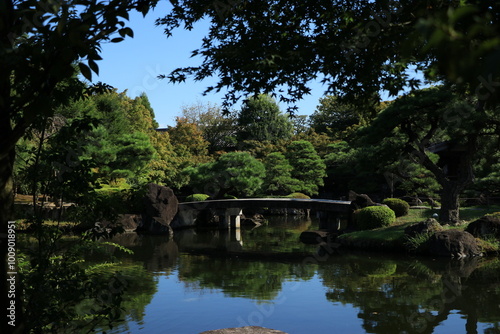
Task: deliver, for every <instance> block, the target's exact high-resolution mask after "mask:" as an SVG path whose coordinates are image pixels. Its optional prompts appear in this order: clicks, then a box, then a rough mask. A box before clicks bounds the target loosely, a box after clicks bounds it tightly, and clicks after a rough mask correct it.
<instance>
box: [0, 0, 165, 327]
mask: <svg viewBox="0 0 500 334" xmlns="http://www.w3.org/2000/svg"><path fill="white" fill-rule="evenodd" d="M155 3H156V1H142V0H137V1H108V2H103V1H97V0H86V1H79V2H66V1H62V2H51V1H35V0H27V1H22V2H20V1H2V2H0V63H1V64H2V66H1V67H0V235H1V236H2V237H1V238H2V239H1V242H0V258H1V261H2V262H1V263H2V266H1V267H2V268H1V270H0V272H1V273H0V282H1V283H0V293H1V294H2V296H7V284H6V283H7V280H6V279H7V277H6V276H5V275H6V273H7V272H8V270H7V268H6V262H5V259H6V254H7V239H6V238H7V226H8V224H7V221H8V220H9V219H10V218H11V210H12V204H13V191H12V190H13V179H12V175H13V166H14V161H15V156H16V155H15V146H16V143H17V142H18V141H19V140H20V139H21V138H22V137H23V135H24V134H25V133H26V130H27V129H28V128H29V127H30V126H31V125H32V124H33V123H36V122H38V121H40V120H42V119H46V118H47V117H49V116H51V115H52V114H53V112H54V110H55V109H56V107H57V106H58V105H60V104H62V103H64V102H66V101H68V99H69V98H71V97H73V98H77V97H81V96H82V90H81V87H82V85H80V84H78V79H77V77H76V74H77V72H78V70H79V71H81V73H82V74H83V76H84V77H86V78H87V79H90V78H91V75H92V72H95V73H97V72H98V65H97V63H96V61H97V60H99V59H100V56H99V52H100V51H101V49H100V47H101V43H103V42H106V41H110V40H111V41H112V42H119V41H121V40H123V38H125V37H126V36H132V35H133V32H132V30H131V29H130V28H129V27H127V26H126V24H125V21H126V20H127V18H128V11H130V10H138V11H140V12H142V13H143V14H145V13H147V11H148V10H149V8H150V6H152V5H154V4H155ZM63 83H65V84H64V85H63ZM94 88H103V85H97V86H96V87H94ZM16 302H17V305H20V301H19V300H17V301H16ZM8 303H9V301H8V299H7V298H2V302H1V304H0V306H1V308H2V309H3V310H6V309H7V307H8ZM16 315H17V317H18V318H17V319H18V320H19V322H18V323H19V324H22V322H23V320H22V313H21V311H20V308H19V312H18V313H17V314H16ZM7 330H8V331H14V330H19V331H22V326H19V327H17V328H13V327H9V328H8V329H7Z"/></svg>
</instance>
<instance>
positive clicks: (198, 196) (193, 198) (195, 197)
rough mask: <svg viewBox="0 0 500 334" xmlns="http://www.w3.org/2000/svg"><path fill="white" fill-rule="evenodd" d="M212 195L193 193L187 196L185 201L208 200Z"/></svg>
mask: <svg viewBox="0 0 500 334" xmlns="http://www.w3.org/2000/svg"><path fill="white" fill-rule="evenodd" d="M209 197H210V195H207V194H192V195H189V196H188V197H186V199H185V201H186V202H201V201H206V200H207V199H208V198H209Z"/></svg>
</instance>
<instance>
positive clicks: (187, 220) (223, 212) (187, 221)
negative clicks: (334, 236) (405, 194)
mask: <svg viewBox="0 0 500 334" xmlns="http://www.w3.org/2000/svg"><path fill="white" fill-rule="evenodd" d="M350 204H351V202H348V201H336V200H328V199H297V198H244V199H221V200H208V201H202V202H185V203H179V214H178V217H179V218H180V222H179V223H180V224H181V225H183V226H189V225H193V224H194V221H195V219H196V216H197V214H198V212H199V211H201V210H205V209H212V210H214V211H215V214H216V215H218V216H219V217H221V218H222V219H219V221H220V222H221V227H222V228H230V227H236V228H239V227H240V217H241V216H242V212H243V209H245V208H251V209H259V208H279V209H282V208H285V209H309V210H313V211H315V212H316V213H317V215H318V217H319V218H320V228H327V229H338V228H339V226H340V225H339V224H340V218H341V217H343V216H344V217H345V216H347V215H348V214H349V212H351V206H350Z"/></svg>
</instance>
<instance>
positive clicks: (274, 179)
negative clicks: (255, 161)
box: [263, 152, 300, 195]
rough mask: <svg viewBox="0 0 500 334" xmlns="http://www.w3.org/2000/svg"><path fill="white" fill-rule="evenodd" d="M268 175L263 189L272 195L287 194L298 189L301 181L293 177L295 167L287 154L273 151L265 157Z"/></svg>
mask: <svg viewBox="0 0 500 334" xmlns="http://www.w3.org/2000/svg"><path fill="white" fill-rule="evenodd" d="M264 166H265V168H266V177H265V178H264V185H263V188H264V189H263V190H264V191H266V192H268V193H270V194H271V195H275V194H276V195H286V194H289V193H292V192H295V191H297V189H298V188H299V187H300V181H299V180H297V179H294V178H292V170H293V167H292V166H291V165H290V163H289V162H288V160H287V159H286V157H285V155H283V154H282V153H280V152H273V153H271V154H269V155H267V156H266V157H265V158H264Z"/></svg>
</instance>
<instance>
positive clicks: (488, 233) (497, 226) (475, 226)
mask: <svg viewBox="0 0 500 334" xmlns="http://www.w3.org/2000/svg"><path fill="white" fill-rule="evenodd" d="M465 230H466V231H467V232H469V233H470V234H472V235H473V236H475V237H477V238H483V239H484V238H490V237H495V238H497V239H499V238H500V214H492V215H486V216H484V217H481V218H479V219H478V220H476V221H473V222H472V223H470V224H469V226H467V228H466V229H465Z"/></svg>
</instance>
